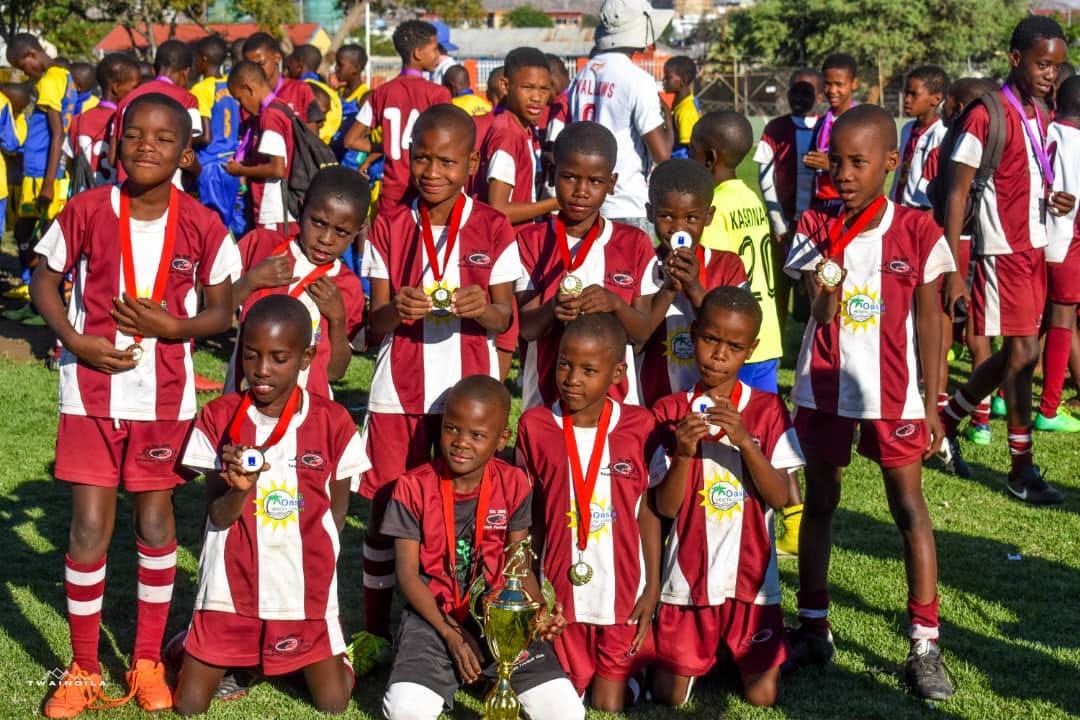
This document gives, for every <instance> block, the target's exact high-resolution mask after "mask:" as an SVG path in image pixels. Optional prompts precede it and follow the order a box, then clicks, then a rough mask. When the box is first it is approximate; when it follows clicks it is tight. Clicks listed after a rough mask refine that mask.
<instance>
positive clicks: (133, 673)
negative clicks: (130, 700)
mask: <svg viewBox="0 0 1080 720" xmlns="http://www.w3.org/2000/svg"><path fill="white" fill-rule="evenodd" d="M127 684H128V690H129V693H130V694H131V695H133V696H134V697H135V702H137V703H139V707H141V708H142V709H143V710H145V711H146V712H157V711H158V710H168V709H169V708H171V707H172V706H173V697H172V690H170V689H169V685H168V683H166V682H165V665H163V664H162V663H159V662H154V661H153V660H136V661H135V666H134V667H133V668H131V670H129V671H128V674H127Z"/></svg>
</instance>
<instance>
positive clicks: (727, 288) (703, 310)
mask: <svg viewBox="0 0 1080 720" xmlns="http://www.w3.org/2000/svg"><path fill="white" fill-rule="evenodd" d="M874 107H877V106H876V105H875V106H874ZM846 114H847V113H844V115H846ZM841 117H842V116H841ZM720 310H727V311H728V312H730V313H736V314H739V315H746V316H747V317H749V318H750V319H751V320H752V321H753V323H754V337H755V338H756V337H757V335H758V333H759V332H761V319H762V317H763V315H762V312H761V303H759V302H758V301H757V300H755V299H754V294H753V293H751V292H750V291H749V290H746V289H744V288H741V287H735V286H734V285H720V286H719V287H715V288H713V289H712V290H710V291H709V292H707V293H705V297H704V298H702V300H701V307H700V308H698V311H697V316H698V321H699V322H700V321H701V319H702V318H704V317H705V315H706V314H707V313H710V312H716V311H720Z"/></svg>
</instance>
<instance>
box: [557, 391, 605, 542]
mask: <svg viewBox="0 0 1080 720" xmlns="http://www.w3.org/2000/svg"><path fill="white" fill-rule="evenodd" d="M611 407H612V402H611V400H607V399H605V400H604V409H603V410H601V411H600V421H599V422H598V423H597V424H596V438H595V439H594V440H593V447H592V453H591V454H590V455H589V469H588V471H587V472H586V473H585V476H584V477H582V474H581V458H580V457H579V456H578V446H577V438H576V437H575V436H574V422H573V420H572V419H571V417H570V415H568V414H564V415H563V419H562V426H563V437H564V438H566V449H567V451H568V453H567V454H568V455H569V456H570V476H571V478H573V481H574V498H575V499H576V500H577V514H578V517H577V547H578V550H581V551H584V550H585V548H586V547H587V546H588V544H589V526H590V525H591V524H592V512H591V511H590V509H589V506H590V505H591V504H592V496H593V490H595V489H596V478H597V477H599V475H600V460H601V458H603V456H604V443H605V442H607V434H608V424H609V423H610V422H611Z"/></svg>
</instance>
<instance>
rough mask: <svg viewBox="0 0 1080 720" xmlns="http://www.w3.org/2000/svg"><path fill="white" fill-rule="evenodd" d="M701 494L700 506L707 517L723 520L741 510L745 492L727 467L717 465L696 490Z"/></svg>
mask: <svg viewBox="0 0 1080 720" xmlns="http://www.w3.org/2000/svg"><path fill="white" fill-rule="evenodd" d="M698 494H699V495H701V498H702V499H701V507H703V508H705V515H706V516H707V517H711V518H715V519H717V520H723V519H725V518H730V517H734V516H735V514H736V513H741V512H742V506H743V501H744V500H745V499H746V492H745V491H744V490H743V486H742V483H740V482H739V479H738V478H737V477H735V476H734V475H732V474H731V473H730V472H729V471H728V470H727V469H725V468H723V467H719V468H718V469H717V470H716V471H715V472H713V473H712V475H711V476H708V477H706V478H705V483H704V486H703V487H702V488H701V490H698Z"/></svg>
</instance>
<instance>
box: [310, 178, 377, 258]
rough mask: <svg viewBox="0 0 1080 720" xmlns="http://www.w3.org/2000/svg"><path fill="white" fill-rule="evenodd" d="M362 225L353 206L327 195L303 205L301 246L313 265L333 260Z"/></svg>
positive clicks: (358, 231)
mask: <svg viewBox="0 0 1080 720" xmlns="http://www.w3.org/2000/svg"><path fill="white" fill-rule="evenodd" d="M362 226H363V218H360V217H357V215H356V211H355V210H354V209H353V206H352V205H350V204H349V203H347V202H346V201H344V200H342V199H340V198H337V197H334V196H333V195H326V196H324V197H322V198H319V199H317V200H315V201H314V202H311V203H308V204H306V205H304V211H303V212H302V213H301V214H300V239H299V240H300V249H301V250H302V251H303V253H304V256H305V257H306V258H307V259H308V262H310V263H311V264H312V265H327V264H329V263H332V262H334V260H337V259H338V258H339V257H341V255H342V253H344V252H345V250H346V249H347V248H348V247H349V245H350V244H352V241H353V240H355V239H356V236H357V235H358V234H359V233H360V228H361V227H362Z"/></svg>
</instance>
